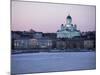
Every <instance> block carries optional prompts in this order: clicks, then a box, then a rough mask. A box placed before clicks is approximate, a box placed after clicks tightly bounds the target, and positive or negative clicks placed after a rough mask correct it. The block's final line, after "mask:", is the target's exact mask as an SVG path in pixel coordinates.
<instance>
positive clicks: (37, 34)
mask: <svg viewBox="0 0 100 75" xmlns="http://www.w3.org/2000/svg"><path fill="white" fill-rule="evenodd" d="M33 36H34V38H37V39H38V38H42V37H43V33H42V32H35V33H34V34H33Z"/></svg>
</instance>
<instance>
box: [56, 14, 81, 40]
mask: <svg viewBox="0 0 100 75" xmlns="http://www.w3.org/2000/svg"><path fill="white" fill-rule="evenodd" d="M76 36H80V31H79V30H77V25H76V24H74V25H73V24H72V17H71V16H70V15H68V16H67V17H66V24H65V25H64V24H62V25H61V28H60V29H59V30H57V38H73V37H76Z"/></svg>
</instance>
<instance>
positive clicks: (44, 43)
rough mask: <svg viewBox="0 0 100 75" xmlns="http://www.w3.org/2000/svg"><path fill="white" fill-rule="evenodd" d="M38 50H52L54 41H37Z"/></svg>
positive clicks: (46, 39) (45, 39)
mask: <svg viewBox="0 0 100 75" xmlns="http://www.w3.org/2000/svg"><path fill="white" fill-rule="evenodd" d="M37 43H38V48H52V40H51V39H48V38H40V39H37Z"/></svg>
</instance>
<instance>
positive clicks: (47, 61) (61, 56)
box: [11, 52, 96, 74]
mask: <svg viewBox="0 0 100 75" xmlns="http://www.w3.org/2000/svg"><path fill="white" fill-rule="evenodd" d="M95 68H96V53H95V52H60V53H47V52H44V53H43V52H41V53H26V54H14V55H11V73H12V74H25V73H37V72H51V71H69V70H85V69H95Z"/></svg>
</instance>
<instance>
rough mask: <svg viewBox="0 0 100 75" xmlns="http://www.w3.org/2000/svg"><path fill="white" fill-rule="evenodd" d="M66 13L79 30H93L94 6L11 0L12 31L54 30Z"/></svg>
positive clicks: (94, 24) (63, 19)
mask: <svg viewBox="0 0 100 75" xmlns="http://www.w3.org/2000/svg"><path fill="white" fill-rule="evenodd" d="M68 14H70V15H71V17H72V23H73V24H76V25H77V28H78V30H80V31H95V26H96V8H95V6H87V5H86V6H85V5H72V4H54V3H38V2H23V1H21V2H20V1H12V23H11V24H12V25H11V30H13V31H28V30H29V29H33V30H35V31H39V32H44V33H46V32H51V33H52V32H56V31H57V30H58V29H59V28H60V26H61V24H65V23H66V17H67V16H68Z"/></svg>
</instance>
